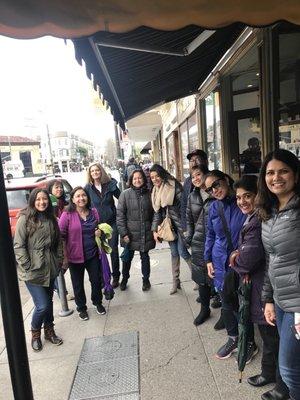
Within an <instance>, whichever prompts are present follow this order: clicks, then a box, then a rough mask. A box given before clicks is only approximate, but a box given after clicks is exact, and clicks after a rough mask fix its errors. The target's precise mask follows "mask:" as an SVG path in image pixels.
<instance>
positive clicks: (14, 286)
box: [0, 163, 33, 400]
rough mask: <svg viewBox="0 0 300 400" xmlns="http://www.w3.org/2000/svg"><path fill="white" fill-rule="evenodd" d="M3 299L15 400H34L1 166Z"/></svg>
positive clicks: (0, 276)
mask: <svg viewBox="0 0 300 400" xmlns="http://www.w3.org/2000/svg"><path fill="white" fill-rule="evenodd" d="M0 232H1V234H0V296H1V309H2V319H3V327H4V334H5V341H6V347H7V356H8V362H9V369H10V377H11V382H12V387H13V392H14V399H15V400H24V399H26V400H33V393H32V386H31V378H30V370H29V362H28V357H27V348H26V341H25V332H24V324H23V315H22V306H21V299H20V292H19V286H18V279H17V271H16V263H15V255H14V250H13V243H12V237H11V231H10V224H9V216H8V206H7V199H6V191H5V184H4V178H3V170H2V164H1V163H0Z"/></svg>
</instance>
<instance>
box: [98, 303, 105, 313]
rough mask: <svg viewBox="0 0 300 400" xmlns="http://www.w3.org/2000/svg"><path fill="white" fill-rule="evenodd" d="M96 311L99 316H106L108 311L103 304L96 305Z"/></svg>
mask: <svg viewBox="0 0 300 400" xmlns="http://www.w3.org/2000/svg"><path fill="white" fill-rule="evenodd" d="M96 311H97V314H100V315H104V314H106V310H105V308H104V307H103V305H102V304H97V305H96Z"/></svg>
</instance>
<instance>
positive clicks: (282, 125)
mask: <svg viewBox="0 0 300 400" xmlns="http://www.w3.org/2000/svg"><path fill="white" fill-rule="evenodd" d="M278 111H279V147H281V148H284V149H287V150H290V151H292V152H293V153H294V154H296V155H297V157H298V158H300V154H299V153H300V32H291V33H283V34H280V35H279V104H278Z"/></svg>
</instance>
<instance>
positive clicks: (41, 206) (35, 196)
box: [14, 188, 63, 351]
mask: <svg viewBox="0 0 300 400" xmlns="http://www.w3.org/2000/svg"><path fill="white" fill-rule="evenodd" d="M14 249H15V255H16V260H17V264H18V276H19V279H20V280H21V281H24V282H25V285H26V287H27V289H28V291H29V293H30V295H31V297H32V300H33V303H34V306H35V308H34V311H33V315H32V320H31V334H32V337H31V347H32V349H33V350H34V351H40V350H42V348H43V345H42V341H41V328H42V326H43V327H44V334H45V339H46V340H48V341H50V342H51V343H53V344H55V345H60V344H62V343H63V341H62V339H61V338H60V337H58V336H57V335H56V333H55V331H54V324H53V321H54V316H53V300H52V299H53V286H54V280H55V278H56V277H57V275H58V273H59V270H60V267H61V265H62V261H63V251H62V243H61V239H60V233H59V228H58V224H57V219H56V217H55V216H54V213H53V207H52V204H51V201H50V197H49V194H48V192H47V191H46V190H44V189H39V188H36V189H34V190H33V191H32V192H31V194H30V196H29V201H28V206H27V207H26V208H25V209H23V210H22V211H20V216H19V219H18V222H17V226H16V233H15V237H14Z"/></svg>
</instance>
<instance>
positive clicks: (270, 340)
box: [258, 325, 288, 392]
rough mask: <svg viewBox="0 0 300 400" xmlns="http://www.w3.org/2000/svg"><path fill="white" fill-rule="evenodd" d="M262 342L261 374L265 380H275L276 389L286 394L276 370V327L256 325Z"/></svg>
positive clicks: (285, 387) (277, 341) (277, 349)
mask: <svg viewBox="0 0 300 400" xmlns="http://www.w3.org/2000/svg"><path fill="white" fill-rule="evenodd" d="M258 329H259V333H260V336H261V338H262V341H263V354H262V360H261V374H262V376H264V377H265V378H267V379H274V380H275V379H276V388H277V389H278V390H280V391H283V392H287V391H288V389H287V386H286V385H285V383H284V382H283V381H282V379H281V376H280V373H279V368H278V351H279V335H278V331H277V328H276V326H271V325H258Z"/></svg>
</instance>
